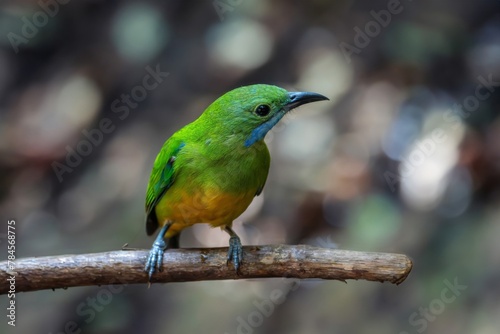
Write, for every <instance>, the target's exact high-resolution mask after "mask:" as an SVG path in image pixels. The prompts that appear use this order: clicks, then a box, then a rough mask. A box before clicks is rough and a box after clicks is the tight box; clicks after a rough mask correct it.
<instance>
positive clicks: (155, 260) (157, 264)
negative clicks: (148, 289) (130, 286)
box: [144, 240, 167, 282]
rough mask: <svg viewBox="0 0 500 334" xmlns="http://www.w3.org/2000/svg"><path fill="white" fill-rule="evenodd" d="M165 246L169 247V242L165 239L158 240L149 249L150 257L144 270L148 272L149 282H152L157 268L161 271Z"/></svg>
mask: <svg viewBox="0 0 500 334" xmlns="http://www.w3.org/2000/svg"><path fill="white" fill-rule="evenodd" d="M165 248H167V244H166V243H165V241H164V240H157V241H155V242H154V244H153V247H151V250H150V251H149V256H148V259H147V260H146V266H145V267H144V271H145V272H147V273H148V276H149V280H148V281H149V282H151V277H152V276H153V274H154V273H155V271H156V270H158V271H161V267H162V264H163V253H164V252H165Z"/></svg>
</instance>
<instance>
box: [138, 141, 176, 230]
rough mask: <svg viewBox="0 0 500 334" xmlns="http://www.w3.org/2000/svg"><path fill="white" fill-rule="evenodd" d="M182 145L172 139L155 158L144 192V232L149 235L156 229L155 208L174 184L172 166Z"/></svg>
mask: <svg viewBox="0 0 500 334" xmlns="http://www.w3.org/2000/svg"><path fill="white" fill-rule="evenodd" d="M183 147H184V143H183V142H182V141H180V140H178V139H176V138H174V137H172V138H170V139H169V140H167V141H166V142H165V144H163V147H162V148H161V151H160V153H158V156H157V157H156V160H155V163H154V166H153V170H152V172H151V176H150V177H149V183H148V190H147V192H146V214H147V218H146V232H147V234H148V235H151V234H153V233H154V232H155V230H156V229H157V228H158V219H157V217H156V213H155V210H154V208H155V206H156V204H157V203H158V201H159V200H160V199H161V197H162V196H163V194H165V192H166V191H167V190H168V189H169V188H170V187H171V186H172V184H173V182H174V164H175V159H176V156H177V154H178V153H179V151H180V150H181V149H182V148H183Z"/></svg>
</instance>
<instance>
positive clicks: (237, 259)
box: [227, 236, 243, 273]
mask: <svg viewBox="0 0 500 334" xmlns="http://www.w3.org/2000/svg"><path fill="white" fill-rule="evenodd" d="M242 258H243V247H242V246H241V240H240V238H239V237H238V236H232V237H231V238H229V250H228V251H227V263H228V264H229V262H231V261H232V262H233V265H234V269H235V270H236V273H238V268H239V267H240V263H241V261H242Z"/></svg>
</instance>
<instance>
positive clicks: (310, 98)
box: [285, 92, 329, 111]
mask: <svg viewBox="0 0 500 334" xmlns="http://www.w3.org/2000/svg"><path fill="white" fill-rule="evenodd" d="M288 97H289V98H290V102H288V103H287V104H286V106H285V108H286V110H287V111H288V110H292V109H294V108H297V107H298V106H301V105H303V104H306V103H311V102H316V101H324V100H329V99H328V98H327V97H325V96H323V95H321V94H318V93H311V92H290V93H288Z"/></svg>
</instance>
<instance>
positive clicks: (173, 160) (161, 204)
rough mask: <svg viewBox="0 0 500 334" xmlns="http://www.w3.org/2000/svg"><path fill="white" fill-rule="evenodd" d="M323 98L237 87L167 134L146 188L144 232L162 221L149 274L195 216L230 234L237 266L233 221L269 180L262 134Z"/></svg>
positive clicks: (268, 88) (149, 261)
mask: <svg viewBox="0 0 500 334" xmlns="http://www.w3.org/2000/svg"><path fill="white" fill-rule="evenodd" d="M321 100H328V98H326V97H324V96H323V95H320V94H316V93H309V92H287V91H286V90H285V89H283V88H280V87H276V86H271V85H251V86H244V87H240V88H236V89H234V90H232V91H230V92H228V93H226V94H224V95H223V96H222V97H220V98H218V99H217V100H216V101H215V102H213V103H212V104H211V105H210V106H209V107H208V108H207V109H206V110H205V112H204V113H203V114H202V115H201V116H200V117H199V118H198V119H197V120H195V121H194V122H192V123H190V124H188V125H187V126H185V127H183V128H182V129H180V130H179V131H177V132H176V133H174V134H173V135H172V137H170V138H169V139H168V140H167V141H166V142H165V144H164V145H163V147H162V149H161V151H160V153H159V154H158V156H157V157H156V160H155V162H154V167H153V171H152V172H151V176H150V180H149V184H148V188H147V194H146V214H147V218H146V232H147V234H148V235H151V234H153V233H154V232H155V231H156V230H157V228H158V227H161V229H160V231H159V233H158V236H157V237H156V239H155V242H154V243H153V247H152V248H151V251H150V253H149V257H148V259H147V262H146V266H145V268H144V270H145V271H146V272H147V273H148V274H149V279H150V280H151V276H152V275H153V273H154V272H155V270H157V269H158V270H161V265H162V261H163V253H164V250H165V249H166V248H172V247H178V240H179V239H178V238H179V233H180V232H181V231H182V230H183V229H184V228H186V227H189V226H191V225H193V224H197V223H208V224H210V225H211V226H212V227H220V228H221V229H222V230H224V231H226V232H227V233H228V234H229V236H230V238H229V251H228V254H227V259H228V262H229V261H232V262H233V264H234V267H235V269H236V271H238V267H239V265H240V263H241V261H242V247H241V241H240V238H239V237H238V236H237V235H236V233H235V232H234V231H233V230H232V228H231V226H232V223H233V220H234V219H236V218H237V217H238V216H239V215H240V214H241V213H243V211H245V209H246V208H247V207H248V206H249V205H250V203H251V202H252V200H253V198H254V196H258V195H259V194H260V193H261V192H262V188H263V187H264V184H265V183H266V179H267V174H268V171H269V164H270V156H269V151H268V149H267V146H266V144H265V143H264V137H265V135H266V134H267V132H268V131H269V130H271V129H272V128H273V126H274V125H276V123H278V121H279V120H280V119H281V118H282V117H283V116H284V115H285V114H286V113H287V112H288V111H290V110H291V109H293V108H296V107H298V106H300V105H303V104H305V103H310V102H315V101H321ZM165 239H166V240H165Z"/></svg>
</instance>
